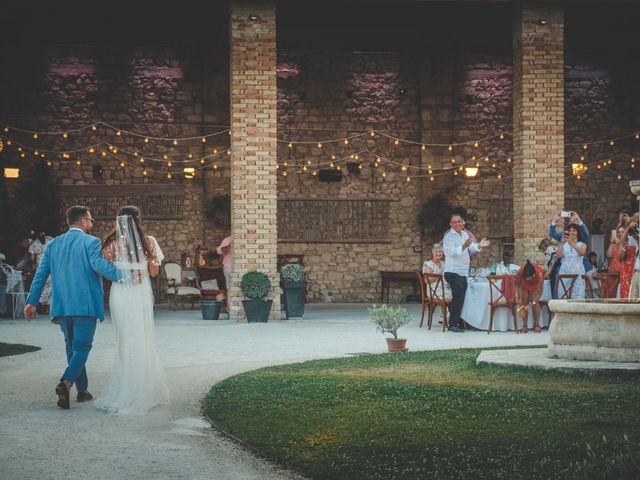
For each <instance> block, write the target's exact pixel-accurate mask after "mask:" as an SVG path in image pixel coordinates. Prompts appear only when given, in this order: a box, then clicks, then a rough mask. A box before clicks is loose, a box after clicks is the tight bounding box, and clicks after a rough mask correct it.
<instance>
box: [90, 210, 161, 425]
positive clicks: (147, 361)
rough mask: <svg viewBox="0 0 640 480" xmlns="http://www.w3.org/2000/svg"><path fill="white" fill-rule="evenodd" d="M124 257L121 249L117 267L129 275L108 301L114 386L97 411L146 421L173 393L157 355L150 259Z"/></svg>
mask: <svg viewBox="0 0 640 480" xmlns="http://www.w3.org/2000/svg"><path fill="white" fill-rule="evenodd" d="M120 218H121V217H118V219H119V222H120ZM118 233H119V232H117V234H118ZM117 238H121V237H117ZM147 238H148V239H149V241H150V243H151V244H152V247H153V250H154V251H155V256H156V258H157V259H158V260H157V262H158V264H160V262H162V258H163V255H162V252H161V251H160V247H159V245H158V243H157V241H156V239H155V238H153V237H147ZM116 243H117V242H116ZM139 250H141V249H139ZM121 251H122V249H121V248H117V253H116V259H115V260H116V261H115V265H116V267H118V268H119V269H120V271H121V272H126V274H125V281H124V282H123V283H113V284H112V286H111V294H110V298H109V308H110V311H111V320H112V322H113V327H114V331H115V334H116V345H117V348H118V352H117V357H116V363H115V368H114V371H113V375H112V379H111V384H110V386H109V388H108V389H107V390H106V391H105V392H104V393H103V394H102V395H100V396H99V397H98V398H97V399H96V400H95V405H96V406H97V407H98V408H101V409H104V410H107V411H108V412H109V413H113V414H117V415H144V414H145V413H147V411H148V410H149V409H151V408H153V407H154V406H156V405H158V404H161V403H168V402H169V389H168V388H167V382H166V378H165V374H164V370H163V369H162V367H161V365H160V360H159V358H158V353H157V351H156V343H155V331H154V324H153V322H154V316H153V293H152V291H151V282H150V281H149V274H148V270H147V268H148V267H147V261H146V258H144V255H142V257H143V258H142V259H143V260H145V261H143V262H131V261H122V260H120V258H122V256H123V255H121V254H120V252H121Z"/></svg>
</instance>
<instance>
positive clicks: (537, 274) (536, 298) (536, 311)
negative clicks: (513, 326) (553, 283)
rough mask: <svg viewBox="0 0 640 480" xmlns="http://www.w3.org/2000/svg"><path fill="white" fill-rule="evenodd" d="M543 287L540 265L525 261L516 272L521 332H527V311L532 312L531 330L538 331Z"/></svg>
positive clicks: (539, 330)
mask: <svg viewBox="0 0 640 480" xmlns="http://www.w3.org/2000/svg"><path fill="white" fill-rule="evenodd" d="M543 287H544V272H543V271H542V268H540V265H538V264H537V263H532V262H531V261H529V260H527V262H526V263H525V264H524V265H522V266H521V267H520V269H519V270H518V273H516V305H517V309H518V314H519V315H520V317H522V333H527V322H528V320H529V311H532V312H533V331H534V332H536V333H540V332H541V329H540V297H542V289H543Z"/></svg>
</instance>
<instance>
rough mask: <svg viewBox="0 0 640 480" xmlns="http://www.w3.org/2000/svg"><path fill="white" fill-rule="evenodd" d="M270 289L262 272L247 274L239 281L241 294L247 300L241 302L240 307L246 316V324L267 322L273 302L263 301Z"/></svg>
mask: <svg viewBox="0 0 640 480" xmlns="http://www.w3.org/2000/svg"><path fill="white" fill-rule="evenodd" d="M270 289H271V281H270V280H269V277H268V276H267V275H266V274H264V273H262V272H247V273H245V274H244V275H243V276H242V280H241V281H240V290H241V291H242V294H243V295H244V296H245V297H247V298H249V300H243V301H242V306H243V307H244V313H245V315H246V316H247V322H250V323H252V322H263V323H264V322H266V321H267V320H269V313H271V305H272V304H273V300H263V299H264V297H265V295H266V294H267V293H269V290H270Z"/></svg>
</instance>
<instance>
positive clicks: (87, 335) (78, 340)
mask: <svg viewBox="0 0 640 480" xmlns="http://www.w3.org/2000/svg"><path fill="white" fill-rule="evenodd" d="M57 320H58V321H59V323H60V329H61V330H62V333H63V334H64V342H65V345H66V348H67V368H66V370H65V371H64V373H63V374H62V378H61V380H69V381H70V382H72V383H74V384H75V385H76V390H77V391H78V392H84V391H86V390H87V386H88V380H87V371H86V369H85V364H86V363H87V358H88V357H89V352H90V351H91V346H92V345H93V335H94V334H95V332H96V319H95V318H94V317H58V319H57Z"/></svg>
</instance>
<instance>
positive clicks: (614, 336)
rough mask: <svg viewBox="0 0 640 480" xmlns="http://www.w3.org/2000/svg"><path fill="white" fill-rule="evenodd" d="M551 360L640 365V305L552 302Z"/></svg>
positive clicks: (620, 301)
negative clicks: (636, 363)
mask: <svg viewBox="0 0 640 480" xmlns="http://www.w3.org/2000/svg"><path fill="white" fill-rule="evenodd" d="M549 310H551V311H552V312H553V313H554V317H553V321H552V322H551V325H550V326H549V344H548V346H547V356H549V357H552V358H566V359H571V360H599V361H605V362H640V303H638V302H635V301H634V302H632V301H625V300H609V301H607V300H595V301H594V300H551V301H549Z"/></svg>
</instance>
